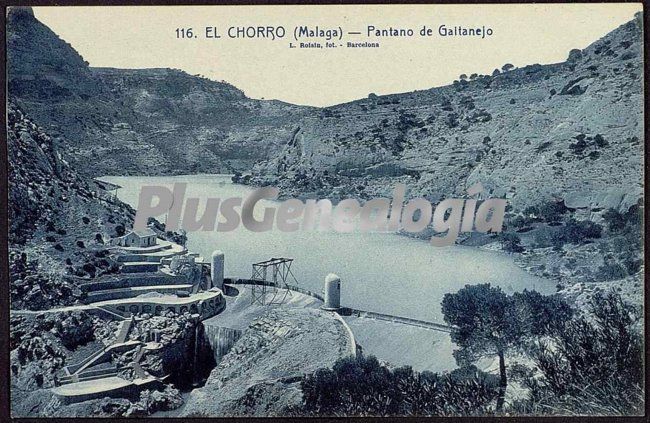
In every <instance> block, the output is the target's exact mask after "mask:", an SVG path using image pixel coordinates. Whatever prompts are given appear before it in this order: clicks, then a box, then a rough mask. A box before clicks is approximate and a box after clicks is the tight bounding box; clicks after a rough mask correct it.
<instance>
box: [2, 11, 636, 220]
mask: <svg viewBox="0 0 650 423" xmlns="http://www.w3.org/2000/svg"><path fill="white" fill-rule="evenodd" d="M641 34H642V30H641V16H640V15H639V16H637V17H635V18H634V19H633V20H632V21H630V22H628V23H626V24H624V25H622V26H621V27H619V28H618V29H616V30H614V31H613V32H611V33H610V34H607V35H606V36H605V37H603V38H602V39H600V40H598V41H596V42H595V43H593V44H592V45H591V46H589V47H587V48H586V49H584V50H573V51H571V52H570V54H569V58H568V59H567V61H565V62H563V63H557V64H552V65H539V64H534V65H530V66H525V67H523V68H519V69H511V66H508V67H504V69H505V70H504V71H498V70H495V72H494V73H493V74H492V75H475V74H474V75H471V76H470V78H469V79H468V78H462V79H460V80H459V81H456V82H454V84H452V85H450V86H444V87H438V88H432V89H430V90H424V91H416V92H411V93H403V94H393V95H386V96H376V95H373V94H371V95H370V96H369V97H368V98H366V99H361V100H358V101H354V102H351V103H346V104H341V105H338V106H333V107H328V108H322V109H319V108H310V107H303V106H294V105H290V104H286V103H282V102H279V101H260V100H252V99H249V98H247V97H246V96H245V95H244V93H243V92H242V91H240V90H238V89H237V88H235V87H233V86H231V85H229V84H227V83H224V82H215V81H210V80H208V79H205V78H202V77H198V76H191V75H188V74H186V73H184V72H182V71H178V70H172V69H142V70H125V69H106V68H92V67H89V66H88V65H87V63H85V62H84V61H83V58H81V57H80V56H79V55H78V54H77V53H76V52H75V51H74V50H73V49H72V48H71V47H70V46H69V45H68V44H66V43H65V42H64V41H62V40H60V39H59V38H58V37H57V36H56V35H55V34H54V33H53V32H52V31H51V30H49V29H48V28H47V27H45V26H44V25H43V24H41V23H40V22H38V21H37V20H36V19H35V18H34V16H33V14H32V13H31V12H30V10H29V9H12V11H11V12H10V14H9V19H8V61H9V92H10V94H11V95H12V96H13V97H15V99H16V100H15V101H16V102H17V104H18V105H20V106H21V107H23V108H24V110H26V111H27V112H28V113H29V114H30V115H31V116H33V117H34V118H35V120H36V121H37V122H39V124H40V125H42V126H43V127H44V128H46V129H47V130H48V132H49V133H51V134H52V135H53V136H54V137H55V138H57V137H62V136H65V139H66V148H65V150H64V154H65V156H66V157H67V158H68V159H69V161H70V162H71V163H72V164H73V166H75V168H77V169H79V171H80V172H81V173H84V174H90V175H98V174H112V175H125V174H147V175H154V174H155V175H160V174H179V173H200V172H210V173H217V172H237V173H244V174H247V173H250V174H251V175H250V176H248V175H246V176H245V177H244V178H240V179H239V180H240V181H243V182H245V183H252V184H258V185H266V184H271V185H276V186H279V187H280V188H281V189H282V193H283V195H284V196H302V197H305V196H315V195H318V196H328V197H330V198H337V197H339V198H340V197H344V196H348V195H350V196H357V197H361V198H369V197H371V196H376V195H387V194H389V193H390V191H391V190H392V187H393V186H394V184H395V183H397V182H403V183H406V184H407V187H408V188H409V192H410V193H411V195H413V196H425V197H427V198H428V199H429V200H431V201H437V200H439V199H440V198H442V197H452V196H459V195H463V194H464V193H465V189H466V188H467V187H469V186H470V185H472V184H473V183H475V182H477V181H481V182H482V183H483V186H484V187H485V188H486V191H487V192H485V193H484V194H485V195H491V196H500V197H503V196H505V197H506V198H508V199H509V201H510V203H511V205H512V206H513V207H514V208H515V209H516V210H517V209H518V210H521V209H523V208H525V207H526V206H529V205H531V204H532V203H537V202H540V201H544V200H547V199H561V200H564V202H565V204H567V206H569V207H571V208H573V209H579V210H581V211H584V213H585V214H589V213H591V212H593V211H596V212H598V211H602V210H604V209H605V208H608V207H615V208H619V209H621V210H623V209H626V208H627V207H629V206H630V205H633V204H635V203H636V201H637V199H638V198H640V196H641V193H642V181H641V177H640V175H641V174H642V172H641V170H642V154H641V153H642V144H641V142H640V140H641V138H642V131H643V125H642V122H643V115H642V110H643V109H642V102H643V96H642V93H643V89H642V86H643V85H642V82H643V81H642V78H643V77H642V75H643V68H642V59H641V52H642V43H641ZM98 157H99V158H100V160H96V158H98Z"/></svg>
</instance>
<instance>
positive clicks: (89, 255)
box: [7, 103, 135, 309]
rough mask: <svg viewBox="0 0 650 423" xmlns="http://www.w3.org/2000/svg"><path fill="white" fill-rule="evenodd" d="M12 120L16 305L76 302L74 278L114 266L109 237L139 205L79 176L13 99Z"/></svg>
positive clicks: (9, 114)
mask: <svg viewBox="0 0 650 423" xmlns="http://www.w3.org/2000/svg"><path fill="white" fill-rule="evenodd" d="M7 122H8V128H7V135H8V136H7V141H8V146H7V147H8V151H9V188H10V189H9V247H10V260H9V262H10V276H11V301H12V308H30V309H42V308H46V307H48V306H52V305H64V304H65V305H67V304H72V303H75V302H76V301H77V300H79V298H80V296H81V292H80V291H79V290H78V289H77V288H76V283H75V281H76V280H77V279H79V278H91V277H95V276H99V275H101V274H104V273H112V272H115V271H116V270H117V266H116V265H115V263H113V262H112V260H111V259H110V258H109V257H108V252H107V251H106V250H105V245H104V242H105V240H107V239H108V238H109V237H111V236H115V235H116V230H117V229H116V228H118V227H120V226H121V227H122V228H125V227H126V228H128V227H130V226H131V224H132V221H133V218H134V214H135V211H134V210H133V209H132V208H131V207H130V206H128V205H126V204H124V203H122V202H121V201H119V200H115V199H114V198H112V197H111V196H110V195H109V193H107V192H105V191H103V190H102V189H101V188H100V187H99V186H97V185H96V184H95V183H94V181H92V180H90V179H88V178H85V177H83V176H80V175H79V174H78V173H77V172H76V171H75V170H74V169H73V168H72V167H71V166H70V165H69V164H68V163H67V162H66V160H65V159H63V158H62V156H61V153H60V148H59V145H58V143H57V142H56V141H55V140H53V139H52V137H50V136H49V135H48V134H47V133H45V132H44V131H43V129H42V128H40V127H39V126H37V125H36V124H35V123H34V122H33V121H31V119H29V118H28V117H27V116H26V115H25V114H24V113H23V112H22V110H20V109H19V108H18V107H16V106H15V105H14V104H12V103H10V104H9V105H8V110H7Z"/></svg>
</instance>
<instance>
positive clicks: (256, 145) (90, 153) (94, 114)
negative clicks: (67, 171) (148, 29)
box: [7, 8, 311, 176]
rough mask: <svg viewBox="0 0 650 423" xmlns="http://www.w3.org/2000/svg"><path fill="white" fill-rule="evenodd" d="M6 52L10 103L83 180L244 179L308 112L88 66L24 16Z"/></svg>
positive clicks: (189, 79)
mask: <svg viewBox="0 0 650 423" xmlns="http://www.w3.org/2000/svg"><path fill="white" fill-rule="evenodd" d="M7 52H8V75H9V77H8V86H9V93H10V95H11V96H12V98H13V99H14V101H15V102H16V104H17V105H19V106H20V107H22V108H23V109H24V110H25V111H26V112H28V113H29V114H30V116H32V117H33V118H34V119H35V120H36V121H37V122H39V124H40V125H41V126H43V128H44V129H46V130H47V131H48V133H49V134H51V135H52V136H53V137H54V138H55V139H59V138H63V137H64V138H65V139H66V148H65V151H64V155H65V157H66V158H67V159H68V160H69V161H70V163H71V164H72V165H73V166H74V167H75V168H76V169H78V170H79V171H80V172H81V173H82V174H86V175H94V176H97V175H128V174H139V175H142V174H147V175H162V174H178V173H196V172H212V173H215V172H232V171H236V170H247V169H250V167H251V166H252V164H253V163H254V162H255V161H256V160H259V159H262V158H266V157H267V156H268V155H269V154H270V152H271V151H272V150H275V149H278V148H279V146H280V145H283V144H284V143H285V142H286V139H289V138H290V137H291V134H292V128H291V127H290V126H287V125H288V123H289V122H290V121H292V120H294V119H296V118H297V117H300V115H302V114H305V113H309V112H310V111H311V108H308V107H301V106H293V105H290V104H286V103H282V102H279V101H259V100H251V99H248V98H247V97H246V96H245V95H244V94H243V92H241V91H240V90H238V89H237V88H235V87H233V86H231V85H229V84H227V83H224V82H215V81H210V80H208V79H205V78H201V77H198V76H191V75H188V74H186V73H185V72H182V71H179V70H173V69H142V70H131V69H129V70H119V69H106V68H92V67H89V66H88V63H87V62H85V61H84V59H83V58H82V57H81V56H80V55H79V54H78V53H77V52H76V51H75V50H74V49H73V48H72V47H71V46H70V45H69V44H67V43H66V42H65V41H63V40H61V39H60V38H59V37H58V36H57V35H56V34H55V33H54V32H52V31H51V30H50V29H49V28H47V27H46V26H45V25H43V24H42V23H40V22H39V21H38V20H37V19H36V18H35V17H34V14H33V12H32V10H31V9H30V8H12V9H10V11H9V14H8V18H7ZM98 157H99V158H101V159H100V160H97V158H98Z"/></svg>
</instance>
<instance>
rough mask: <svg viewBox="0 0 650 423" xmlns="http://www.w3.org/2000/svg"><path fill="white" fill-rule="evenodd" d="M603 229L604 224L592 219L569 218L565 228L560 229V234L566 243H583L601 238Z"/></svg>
mask: <svg viewBox="0 0 650 423" xmlns="http://www.w3.org/2000/svg"><path fill="white" fill-rule="evenodd" d="M602 230H603V228H602V226H600V225H599V224H597V223H594V222H592V221H591V220H581V221H577V220H575V219H569V220H567V222H566V224H565V225H564V228H563V230H560V231H558V235H559V236H560V237H561V239H562V240H563V241H564V242H565V243H571V244H582V243H584V242H586V241H587V240H590V239H594V238H600V236H601V234H602Z"/></svg>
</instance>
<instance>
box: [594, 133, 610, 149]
mask: <svg viewBox="0 0 650 423" xmlns="http://www.w3.org/2000/svg"><path fill="white" fill-rule="evenodd" d="M594 142H595V143H596V145H597V146H598V147H606V146H607V145H608V144H609V143H608V142H607V140H605V138H603V136H602V135H600V134H596V136H595V137H594Z"/></svg>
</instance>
